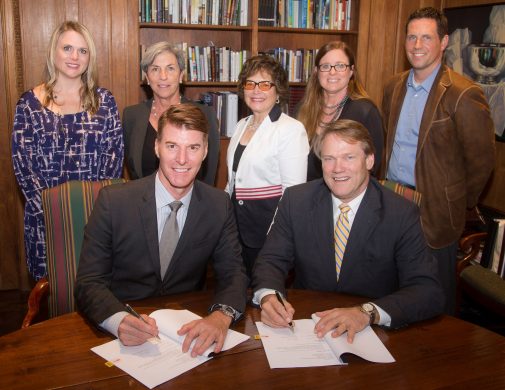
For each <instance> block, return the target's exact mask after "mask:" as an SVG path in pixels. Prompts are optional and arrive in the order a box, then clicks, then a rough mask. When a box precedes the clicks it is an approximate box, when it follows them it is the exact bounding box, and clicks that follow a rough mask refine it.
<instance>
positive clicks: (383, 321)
mask: <svg viewBox="0 0 505 390" xmlns="http://www.w3.org/2000/svg"><path fill="white" fill-rule="evenodd" d="M370 303H372V302H370ZM372 305H374V306H375V308H376V309H377V311H378V312H379V317H380V319H379V325H380V326H391V316H390V315H389V314H388V313H386V312H385V311H384V310H382V309H381V308H380V307H379V306H377V305H376V304H375V303H372Z"/></svg>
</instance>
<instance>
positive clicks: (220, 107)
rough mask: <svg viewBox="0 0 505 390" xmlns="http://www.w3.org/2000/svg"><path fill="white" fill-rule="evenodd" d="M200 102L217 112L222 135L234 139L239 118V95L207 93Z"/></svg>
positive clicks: (227, 92) (225, 92)
mask: <svg viewBox="0 0 505 390" xmlns="http://www.w3.org/2000/svg"><path fill="white" fill-rule="evenodd" d="M200 100H201V101H202V103H204V104H206V105H208V106H210V107H212V109H213V110H214V111H215V112H216V117H217V120H218V123H219V133H220V135H221V136H222V137H232V136H233V133H234V132H235V128H236V127H237V123H238V117H239V114H238V112H239V104H238V100H239V99H238V95H237V94H236V93H234V92H229V91H220V92H205V93H202V94H201V96H200Z"/></svg>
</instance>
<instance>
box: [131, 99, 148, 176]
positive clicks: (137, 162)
mask: <svg viewBox="0 0 505 390" xmlns="http://www.w3.org/2000/svg"><path fill="white" fill-rule="evenodd" d="M152 103H153V101H152V99H150V100H147V101H145V102H144V103H142V104H141V105H140V106H139V109H138V111H137V112H136V113H135V114H136V115H135V122H136V124H135V126H133V128H134V129H135V131H133V133H132V135H131V141H130V148H131V149H132V150H131V156H132V159H133V168H134V171H135V172H137V174H138V176H139V177H142V148H143V147H144V140H145V138H146V133H147V126H148V122H149V114H150V112H151V105H152Z"/></svg>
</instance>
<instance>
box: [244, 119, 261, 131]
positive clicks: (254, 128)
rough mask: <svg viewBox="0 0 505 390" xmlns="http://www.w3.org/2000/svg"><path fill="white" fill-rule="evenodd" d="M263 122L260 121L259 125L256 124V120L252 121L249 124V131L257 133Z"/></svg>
mask: <svg viewBox="0 0 505 390" xmlns="http://www.w3.org/2000/svg"><path fill="white" fill-rule="evenodd" d="M261 122H262V121H259V122H258V123H254V119H253V120H251V122H250V123H248V124H247V129H248V130H250V131H256V130H257V129H258V127H260V125H261Z"/></svg>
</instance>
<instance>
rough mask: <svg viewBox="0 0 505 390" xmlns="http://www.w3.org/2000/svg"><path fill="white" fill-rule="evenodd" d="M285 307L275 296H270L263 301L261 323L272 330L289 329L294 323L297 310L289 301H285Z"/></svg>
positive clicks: (266, 296)
mask: <svg viewBox="0 0 505 390" xmlns="http://www.w3.org/2000/svg"><path fill="white" fill-rule="evenodd" d="M284 305H285V306H286V308H284V306H282V303H280V302H279V301H278V300H277V297H276V296H275V294H268V295H265V296H264V297H263V299H262V300H261V322H263V323H264V324H267V325H268V326H271V327H272V328H287V327H289V323H290V322H291V321H293V315H294V314H295V309H294V308H293V306H291V304H290V303H289V302H288V301H284Z"/></svg>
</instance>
